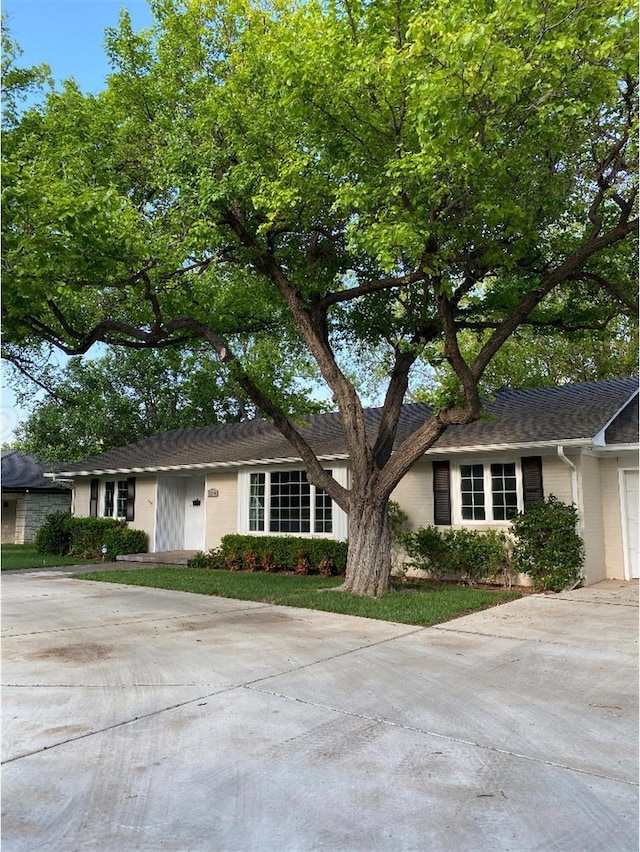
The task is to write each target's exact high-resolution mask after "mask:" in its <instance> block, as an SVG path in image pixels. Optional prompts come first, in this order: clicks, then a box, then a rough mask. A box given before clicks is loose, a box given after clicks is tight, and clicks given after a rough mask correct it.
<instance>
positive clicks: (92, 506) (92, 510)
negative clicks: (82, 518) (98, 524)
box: [89, 479, 98, 518]
mask: <svg viewBox="0 0 640 852" xmlns="http://www.w3.org/2000/svg"><path fill="white" fill-rule="evenodd" d="M89 517H91V518H97V517H98V480H97V479H92V480H91V497H90V498H89Z"/></svg>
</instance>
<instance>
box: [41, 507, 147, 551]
mask: <svg viewBox="0 0 640 852" xmlns="http://www.w3.org/2000/svg"><path fill="white" fill-rule="evenodd" d="M35 545H36V548H37V550H38V551H40V553H51V554H53V555H54V556H65V555H66V554H67V553H68V554H70V555H71V556H79V557H80V558H81V559H100V558H102V557H105V558H107V559H114V558H115V557H116V556H118V555H120V554H123V553H145V552H146V550H147V536H146V533H144V532H143V531H142V530H133V529H129V527H128V526H127V525H126V522H125V521H116V520H115V519H114V518H72V517H71V515H70V514H69V513H68V512H52V513H51V514H50V515H49V516H48V517H47V518H46V520H45V522H44V524H43V525H42V526H41V527H40V529H39V530H38V532H37V533H36V539H35ZM103 546H104V547H105V548H106V552H105V553H103V552H102V548H103Z"/></svg>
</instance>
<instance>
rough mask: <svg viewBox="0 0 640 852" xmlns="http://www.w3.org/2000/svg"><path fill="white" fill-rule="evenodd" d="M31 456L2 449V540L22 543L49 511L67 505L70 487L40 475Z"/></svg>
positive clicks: (3, 541)
mask: <svg viewBox="0 0 640 852" xmlns="http://www.w3.org/2000/svg"><path fill="white" fill-rule="evenodd" d="M43 470H44V469H43V466H42V465H41V464H39V463H38V462H37V461H36V460H35V459H34V458H33V456H25V455H21V454H20V453H19V452H17V450H8V451H3V452H2V480H1V481H2V543H3V544H26V543H28V542H30V541H33V539H34V537H35V534H36V532H37V531H38V530H39V529H40V527H41V526H42V524H43V523H44V520H45V518H46V517H47V515H49V514H50V513H51V512H58V511H61V510H63V509H67V510H69V509H70V508H71V491H70V489H69V488H68V487H65V486H64V485H62V486H61V485H56V484H55V483H54V482H52V481H51V479H46V478H45V477H44V475H43Z"/></svg>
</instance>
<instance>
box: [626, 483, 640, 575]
mask: <svg viewBox="0 0 640 852" xmlns="http://www.w3.org/2000/svg"><path fill="white" fill-rule="evenodd" d="M622 503H623V505H622V524H623V541H624V545H625V574H626V576H627V579H629V580H633V579H638V577H639V576H640V570H639V568H638V529H639V524H640V517H639V514H640V513H639V512H638V471H637V470H624V471H623V472H622Z"/></svg>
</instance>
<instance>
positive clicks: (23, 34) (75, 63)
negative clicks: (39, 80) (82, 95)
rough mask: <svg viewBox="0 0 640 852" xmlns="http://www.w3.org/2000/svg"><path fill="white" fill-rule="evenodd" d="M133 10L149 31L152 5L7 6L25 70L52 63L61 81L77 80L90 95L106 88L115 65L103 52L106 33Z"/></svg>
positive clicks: (25, 2) (137, 23) (109, 1)
mask: <svg viewBox="0 0 640 852" xmlns="http://www.w3.org/2000/svg"><path fill="white" fill-rule="evenodd" d="M120 9H128V11H129V12H130V14H131V20H132V22H133V26H134V29H139V28H141V27H144V26H146V25H147V24H149V23H150V21H151V13H150V11H149V6H148V4H147V2H146V0H3V3H2V10H3V12H4V13H5V14H6V16H7V24H8V26H9V30H10V32H11V34H12V36H13V38H14V39H15V40H16V41H17V42H18V44H19V45H20V47H21V48H22V49H23V51H24V53H23V56H22V64H23V65H26V66H29V65H37V64H39V63H40V62H46V63H47V64H48V65H49V66H50V67H51V71H52V74H53V76H54V78H55V79H56V81H58V82H60V81H62V80H66V79H68V78H69V77H73V78H74V79H75V80H76V82H77V83H78V85H79V86H80V87H81V88H82V89H83V90H84V91H88V92H97V91H100V89H101V88H102V87H103V84H104V80H105V77H106V76H107V74H108V73H109V64H108V62H107V58H106V56H105V53H104V49H103V41H104V31H105V28H106V27H110V26H115V25H116V24H117V23H118V16H119V14H120Z"/></svg>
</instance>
